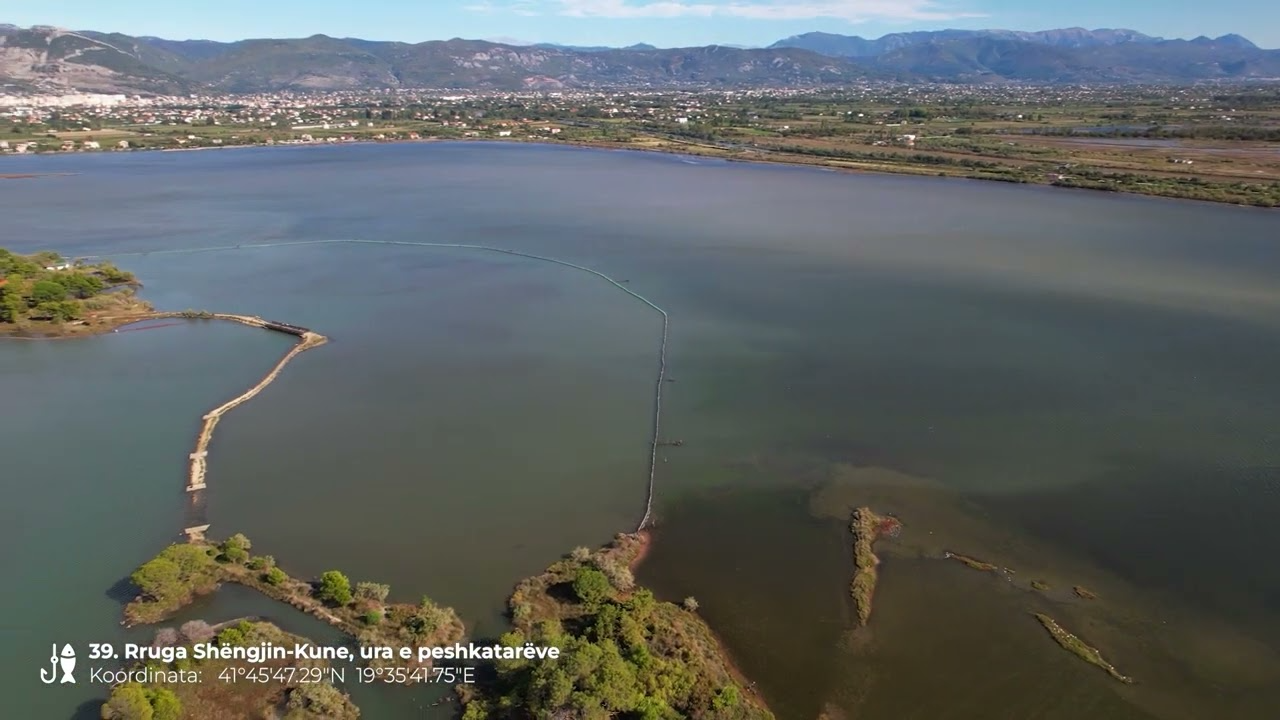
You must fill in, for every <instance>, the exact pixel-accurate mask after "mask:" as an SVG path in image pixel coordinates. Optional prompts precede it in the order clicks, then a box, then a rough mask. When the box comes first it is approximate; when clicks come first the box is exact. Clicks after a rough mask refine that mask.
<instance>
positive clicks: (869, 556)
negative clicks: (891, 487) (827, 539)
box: [849, 507, 897, 625]
mask: <svg viewBox="0 0 1280 720" xmlns="http://www.w3.org/2000/svg"><path fill="white" fill-rule="evenodd" d="M896 522H897V521H896V520H893V519H892V518H886V517H882V516H880V515H877V514H876V513H874V512H872V511H871V509H870V508H865V507H860V508H857V509H855V510H854V511H853V519H852V520H851V522H850V523H849V530H850V531H851V532H852V533H853V564H854V568H855V569H854V572H853V580H852V581H851V582H850V583H849V595H850V596H852V597H853V606H854V611H855V612H856V613H857V614H858V623H859V624H861V625H866V624H867V622H868V621H870V620H871V604H872V601H873V600H874V598H875V592H876V582H877V580H878V579H879V570H878V568H879V565H880V559H879V558H877V557H876V554H875V551H874V545H875V541H876V540H877V539H878V538H879V537H880V535H881V534H882V533H883V532H884V531H885V528H886V527H887V524H888V523H896Z"/></svg>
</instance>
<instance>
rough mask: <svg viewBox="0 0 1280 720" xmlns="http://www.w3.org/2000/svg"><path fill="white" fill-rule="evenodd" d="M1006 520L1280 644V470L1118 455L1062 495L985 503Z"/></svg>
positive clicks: (1043, 494) (1004, 497)
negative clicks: (1279, 561)
mask: <svg viewBox="0 0 1280 720" xmlns="http://www.w3.org/2000/svg"><path fill="white" fill-rule="evenodd" d="M982 502H983V504H984V505H987V506H988V507H990V508H992V509H993V511H994V512H995V513H997V514H998V516H999V517H1000V518H1001V519H1002V520H1003V521H1005V522H1009V523H1012V524H1015V525H1017V526H1018V527H1021V528H1024V529H1025V530H1027V531H1028V532H1031V533H1033V534H1035V535H1037V536H1039V537H1041V538H1044V539H1046V540H1050V541H1052V542H1055V543H1060V544H1063V545H1066V546H1068V547H1071V548H1075V549H1076V550H1077V551H1078V552H1080V553H1082V554H1083V555H1085V556H1087V557H1089V558H1090V559H1091V560H1093V561H1094V562H1096V563H1098V564H1099V565H1101V566H1103V567H1106V568H1109V569H1111V570H1112V571H1114V572H1116V573H1118V574H1120V575H1123V576H1124V577H1127V578H1130V579H1132V580H1133V581H1134V582H1136V583H1138V584H1140V585H1143V586H1146V587H1150V588H1154V589H1159V590H1164V591H1172V592H1175V593H1177V594H1178V595H1179V596H1181V597H1183V598H1185V599H1186V600H1188V601H1190V602H1193V603H1195V604H1196V605H1197V606H1199V607H1201V608H1203V609H1204V610H1206V611H1208V612H1212V613H1215V614H1219V615H1222V616H1226V617H1233V616H1235V617H1239V616H1240V615H1241V614H1242V613H1243V614H1244V616H1245V617H1249V618H1252V619H1254V620H1257V621H1265V624H1264V625H1261V626H1256V627H1257V631H1258V632H1259V633H1262V634H1263V637H1268V638H1270V641H1271V642H1272V643H1275V644H1276V646H1277V647H1280V576H1277V575H1276V574H1275V572H1274V565H1273V564H1271V563H1269V562H1265V561H1262V559H1263V558H1274V557H1275V556H1276V554H1277V553H1280V523H1277V522H1276V519H1277V518H1280V468H1276V467H1239V468H1230V467H1217V466H1209V465H1183V464H1172V463H1169V462H1164V461H1161V460H1160V459H1159V458H1156V457H1149V456H1148V457H1145V458H1139V457H1135V456H1133V455H1131V456H1129V457H1123V458H1116V459H1115V463H1114V467H1113V468H1111V469H1110V470H1109V471H1108V472H1105V473H1102V474H1100V475H1099V476H1098V477H1095V478H1091V479H1089V480H1087V481H1085V482H1082V483H1079V484H1076V485H1072V486H1068V487H1063V488H1057V489H1042V490H1039V491H1033V492H1026V493H1018V494H1015V495H1002V496H995V497H988V498H983V499H982Z"/></svg>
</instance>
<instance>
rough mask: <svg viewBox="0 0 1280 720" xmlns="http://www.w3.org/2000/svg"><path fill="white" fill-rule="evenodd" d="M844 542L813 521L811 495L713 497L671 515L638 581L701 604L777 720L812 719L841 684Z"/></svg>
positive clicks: (847, 565) (849, 567)
mask: <svg viewBox="0 0 1280 720" xmlns="http://www.w3.org/2000/svg"><path fill="white" fill-rule="evenodd" d="M846 536H847V533H846V532H845V530H844V527H843V525H842V524H841V523H836V522H827V521H819V520H815V519H814V518H813V517H811V516H810V515H809V513H808V510H807V500H806V495H805V493H803V492H796V491H779V490H759V491H753V492H745V493H744V492H734V491H731V490H726V491H716V492H707V493H704V494H699V495H696V496H691V497H686V498H683V499H682V500H681V501H680V502H679V503H678V504H677V505H675V506H668V507H667V508H666V510H665V512H664V515H663V516H662V522H661V524H660V525H659V526H658V527H657V528H656V530H655V531H654V543H653V546H652V550H651V551H650V554H649V557H648V559H647V560H646V561H645V563H644V565H642V566H641V568H640V572H639V575H638V580H639V581H640V582H641V583H642V584H645V585H648V586H650V587H652V588H653V589H654V591H655V592H656V593H657V594H658V595H659V596H660V597H661V598H663V599H664V600H671V601H674V602H679V601H681V600H682V599H683V598H685V597H687V596H693V597H695V598H697V600H698V603H699V610H698V612H699V614H700V615H702V616H703V617H704V618H705V619H706V620H707V622H709V623H710V624H711V627H712V628H713V629H714V630H715V631H716V632H717V633H718V634H719V635H720V637H721V638H722V639H723V640H724V641H725V644H726V646H727V647H728V650H729V652H730V654H731V656H732V657H733V659H734V661H735V662H736V663H737V665H738V666H739V668H740V669H741V670H742V671H743V672H744V673H745V674H746V676H747V677H748V678H750V679H751V680H753V681H755V682H757V683H758V687H759V688H760V690H761V691H762V692H763V694H764V697H765V698H766V700H767V701H768V702H769V704H770V706H771V707H772V708H773V710H774V711H775V712H776V713H777V714H778V716H779V717H781V718H801V717H807V718H813V717H816V716H817V714H818V712H819V710H820V708H821V706H822V702H823V697H824V696H825V694H826V692H827V691H828V689H829V688H830V687H832V686H833V685H834V684H837V683H838V680H839V678H838V676H837V663H836V662H835V661H836V659H837V658H838V656H839V652H840V651H839V648H838V643H839V641H840V637H841V634H842V632H843V628H844V626H845V624H846V623H847V622H848V620H849V617H850V613H849V607H848V604H847V602H846V598H847V597H848V592H847V586H848V578H849V577H850V576H851V575H852V573H853V560H852V554H851V551H850V546H849V544H848V542H847V537H846Z"/></svg>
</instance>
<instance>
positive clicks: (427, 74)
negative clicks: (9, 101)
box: [0, 25, 1280, 94]
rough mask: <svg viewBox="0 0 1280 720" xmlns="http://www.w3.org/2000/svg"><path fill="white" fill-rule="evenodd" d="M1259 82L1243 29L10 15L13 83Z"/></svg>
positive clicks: (179, 86)
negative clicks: (264, 32)
mask: <svg viewBox="0 0 1280 720" xmlns="http://www.w3.org/2000/svg"><path fill="white" fill-rule="evenodd" d="M1248 79H1280V50H1263V49H1261V48H1258V47H1257V46H1256V45H1254V44H1253V43H1251V42H1250V41H1248V40H1246V39H1245V38H1243V37H1240V36H1239V35H1224V36H1222V37H1219V38H1207V37H1200V38H1195V39H1193V40H1166V39H1163V38H1156V37H1151V36H1148V35H1144V34H1142V33H1139V32H1136V31H1133V30H1115V29H1103V30H1085V29H1083V28H1067V29H1060V30H1046V31H1041V32H1020V31H1012V30H939V31H930V32H909V33H894V34H891V35H885V36H884V37H881V38H877V39H874V40H868V39H865V38H861V37H857V36H846V35H833V34H829V33H807V34H804V35H797V36H794V37H790V38H786V39H785V40H780V41H778V42H776V43H774V44H773V45H770V46H769V47H767V48H741V47H730V46H724V45H709V46H705V47H691V48H656V47H654V46H652V45H645V44H641V45H634V46H631V47H627V48H609V47H580V46H562V45H553V44H548V43H540V44H533V45H525V44H518V45H517V44H504V43H497V42H488V41H483V40H463V39H457V38H455V39H453V40H433V41H428V42H421V43H412V44H411V43H402V42H383V41H371V40H360V39H355V38H333V37H328V36H325V35H314V36H312V37H308V38H297V39H256V40H241V41H238V42H215V41H210V40H166V39H163V38H156V37H134V36H129V35H122V34H119V33H102V32H94V31H90V30H83V31H71V30H64V29H60V28H53V27H47V26H36V27H32V28H19V27H16V26H13V25H0V93H5V92H10V93H11V92H13V91H15V90H16V91H19V92H23V91H37V90H38V91H44V92H66V91H71V90H77V91H84V92H124V93H141V94H180V93H189V92H200V91H206V92H227V93H250V92H274V91H282V90H300V91H306V90H348V89H351V90H360V89H376V88H457V89H498V90H521V89H543V90H546V89H572V88H590V87H652V88H663V87H680V86H721V87H732V86H775V87H776V86H805V85H820V84H840V83H851V82H856V81H859V80H903V81H936V82H957V83H999V82H1035V83H1124V82H1144V83H1182V82H1193V81H1202V80H1248Z"/></svg>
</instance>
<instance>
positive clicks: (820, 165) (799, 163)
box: [0, 137, 1280, 211]
mask: <svg viewBox="0 0 1280 720" xmlns="http://www.w3.org/2000/svg"><path fill="white" fill-rule="evenodd" d="M667 142H679V141H670V140H667ZM421 143H486V144H501V145H543V146H549V147H577V148H583V149H589V150H612V151H621V152H637V153H654V154H660V155H675V156H684V157H691V158H703V159H709V160H720V161H722V162H726V163H743V164H747V165H782V166H786V167H798V168H809V169H813V170H820V171H824V172H835V173H841V174H848V175H879V176H886V177H893V176H899V177H918V178H931V179H935V180H971V181H976V182H982V183H995V184H1001V185H1015V186H1027V187H1037V188H1053V190H1055V191H1063V190H1067V191H1070V190H1074V191H1082V192H1086V193H1090V194H1094V195H1113V196H1117V197H1126V198H1152V199H1158V200H1169V201H1176V202H1192V203H1203V204H1207V205H1214V206H1218V207H1237V208H1250V209H1255V210H1261V211H1277V210H1280V207H1266V206H1262V205H1250V204H1247V203H1240V202H1231V201H1227V200H1207V199H1202V198H1189V197H1179V196H1177V195H1161V194H1156V193H1142V192H1134V191H1131V190H1123V189H1100V188H1090V187H1076V186H1069V185H1058V184H1055V183H1051V182H1011V181H1009V180H1001V179H996V178H986V177H975V176H971V175H961V174H954V175H953V174H947V173H940V172H939V171H938V170H937V169H936V168H934V167H932V166H928V167H925V166H921V167H916V166H910V165H908V166H903V167H901V169H887V168H884V167H850V166H848V165H840V164H834V163H831V162H827V161H825V160H823V159H817V160H815V161H813V162H808V161H805V160H802V159H800V157H801V156H794V155H789V154H787V153H785V152H781V151H772V150H759V149H756V150H753V151H751V152H754V153H755V155H754V156H751V157H725V156H722V155H718V154H712V153H709V152H698V151H697V150H698V149H699V148H702V149H704V150H722V149H724V148H718V147H716V146H711V145H697V144H693V143H690V144H689V147H688V148H687V149H675V148H662V147H637V146H635V145H632V144H628V143H617V142H607V141H590V140H551V139H544V138H537V137H535V138H530V139H527V140H523V139H511V138H484V137H474V138H441V137H429V138H417V139H407V138H406V139H395V140H348V141H343V142H333V143H328V142H309V143H301V142H299V143H271V144H266V143H254V144H245V145H210V146H207V147H193V148H187V147H177V148H131V149H129V150H94V151H85V150H71V151H61V150H51V151H48V152H41V153H34V154H31V155H33V156H34V155H76V154H82V155H83V154H90V155H104V154H114V153H120V152H128V153H147V152H162V153H164V152H169V153H182V152H197V151H205V150H246V149H254V148H256V149H262V148H321V147H344V146H353V145H403V144H421ZM770 156H772V157H770ZM846 162H857V161H846ZM79 174H81V173H23V174H19V175H18V177H21V178H24V179H39V178H42V177H60V176H72V175H79ZM4 177H5V176H4V175H3V174H0V179H3V178H4Z"/></svg>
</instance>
